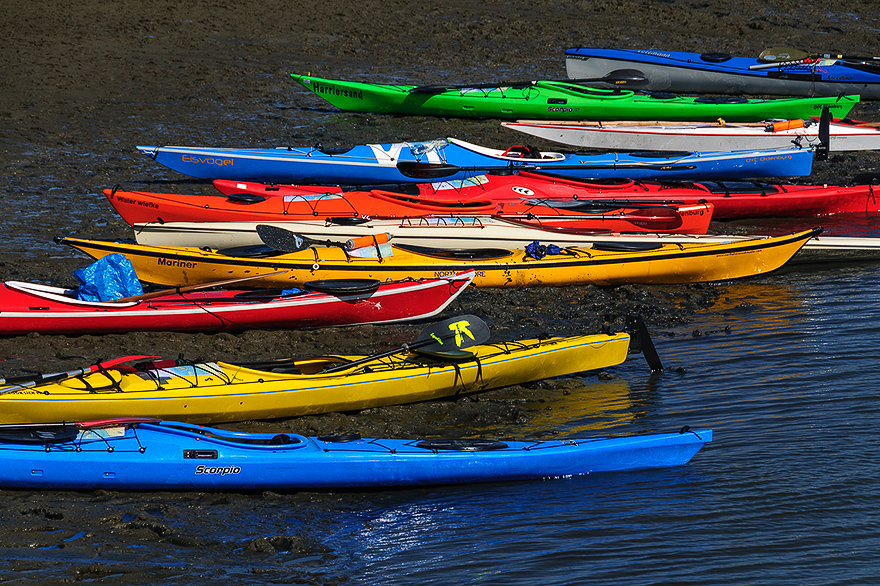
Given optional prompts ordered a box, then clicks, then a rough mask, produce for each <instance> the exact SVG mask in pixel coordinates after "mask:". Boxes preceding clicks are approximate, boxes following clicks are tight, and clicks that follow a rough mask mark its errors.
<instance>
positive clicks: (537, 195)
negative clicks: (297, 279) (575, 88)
mask: <svg viewBox="0 0 880 586" xmlns="http://www.w3.org/2000/svg"><path fill="white" fill-rule="evenodd" d="M214 186H215V187H216V188H217V189H218V190H219V191H220V192H221V193H224V194H227V195H229V196H230V197H239V198H245V197H248V196H250V197H272V196H282V197H303V196H304V197H309V196H308V195H305V194H306V190H308V189H310V188H308V187H305V186H301V185H266V184H262V183H253V182H247V181H220V180H218V181H215V182H214ZM405 188H408V189H417V190H418V191H417V192H415V193H410V194H408V195H409V196H410V197H412V198H413V199H416V198H418V199H419V200H422V199H424V200H430V201H446V202H449V203H467V202H470V203H472V204H477V203H478V202H483V203H485V202H488V201H494V202H496V203H498V202H501V203H502V204H504V203H505V202H511V201H517V200H521V201H525V202H543V203H545V204H546V203H550V202H553V201H558V200H570V199H578V200H581V201H583V200H588V201H592V202H606V203H609V204H610V205H626V203H630V204H636V203H642V204H644V203H646V202H653V203H662V202H666V203H668V204H673V205H681V204H683V203H693V202H697V201H704V202H708V203H711V204H713V205H714V206H715V208H714V211H713V214H712V219H713V220H736V219H741V218H776V217H779V218H785V217H809V216H824V215H831V214H841V213H861V214H865V213H877V212H880V201H878V200H877V198H876V197H875V186H874V185H871V184H863V185H853V186H845V187H844V186H836V185H791V184H789V185H777V184H772V183H766V182H763V181H703V182H699V183H696V182H687V181H632V180H624V179H621V180H613V179H599V180H577V179H570V178H564V177H556V176H553V175H550V174H547V173H529V172H524V171H520V172H517V173H516V174H508V175H488V176H480V177H475V178H473V179H469V180H464V181H447V182H440V183H426V184H419V185H418V186H416V187H415V188H414V187H411V186H408V187H405ZM311 189H314V188H311ZM327 191H331V192H332V193H335V194H337V197H341V196H342V194H343V192H342V190H340V189H339V188H336V187H330V188H325V193H326V192H327ZM347 196H348V194H346V197H347ZM501 210H502V211H503V210H504V206H503V205H502V207H501ZM694 233H696V232H694Z"/></svg>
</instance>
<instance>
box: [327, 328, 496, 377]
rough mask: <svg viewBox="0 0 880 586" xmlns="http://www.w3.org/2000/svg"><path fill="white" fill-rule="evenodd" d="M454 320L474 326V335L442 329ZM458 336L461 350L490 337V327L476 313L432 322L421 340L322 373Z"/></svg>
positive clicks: (457, 346) (348, 367)
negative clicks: (469, 335) (435, 322)
mask: <svg viewBox="0 0 880 586" xmlns="http://www.w3.org/2000/svg"><path fill="white" fill-rule="evenodd" d="M454 322H455V323H466V324H468V325H470V326H471V327H472V329H471V333H472V334H473V337H472V338H471V337H468V336H464V335H461V333H459V332H460V330H459V331H456V330H454V329H453V328H452V327H449V328H448V329H446V330H443V329H442V327H443V326H448V325H449V324H451V323H454ZM456 337H460V340H461V344H456V350H461V349H462V348H467V347H469V346H473V345H475V344H482V343H483V342H485V341H486V340H488V339H489V327H488V326H487V325H486V324H485V322H483V320H481V319H480V318H478V317H477V316H474V315H465V316H458V317H453V318H450V319H447V320H445V321H442V322H440V323H437V324H431V325H430V326H428V327H427V328H425V329H424V330H422V331H421V332H420V333H419V338H423V339H421V340H419V339H417V340H416V341H415V342H413V343H411V344H404V345H403V346H401V347H400V348H395V349H393V350H388V351H387V352H382V353H381V354H374V355H372V356H366V357H364V358H360V359H358V360H354V361H352V362H346V363H345V364H339V365H337V366H331V367H330V368H327V369H325V370H323V371H321V373H322V374H324V373H329V372H338V371H340V370H348V369H350V368H352V367H354V366H359V365H361V364H366V363H367V362H372V361H374V360H378V359H380V358H385V357H388V356H393V355H394V354H399V353H401V352H408V351H409V350H415V349H418V348H424V347H426V346H431V345H436V344H437V343H438V342H439V343H441V344H443V343H445V342H446V341H448V340H452V339H455V338H456Z"/></svg>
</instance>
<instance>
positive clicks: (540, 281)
mask: <svg viewBox="0 0 880 586" xmlns="http://www.w3.org/2000/svg"><path fill="white" fill-rule="evenodd" d="M821 231H822V229H821V228H814V229H812V230H807V231H804V232H799V233H797V234H791V235H787V236H779V237H772V238H771V237H765V238H755V239H750V240H737V241H734V242H722V243H718V242H714V243H713V242H697V243H688V244H652V245H650V246H647V247H644V249H639V247H628V246H626V245H622V244H613V243H612V244H601V243H596V244H593V246H592V247H570V248H565V249H562V253H561V254H547V255H546V256H543V258H540V259H537V258H534V257H533V256H532V255H530V254H529V253H528V252H527V251H526V250H525V249H512V250H503V249H475V250H469V249H468V250H446V249H420V248H416V247H410V246H406V247H405V246H387V245H386V246H387V250H388V252H386V253H382V251H381V250H377V251H376V253H377V254H380V255H379V256H373V257H362V256H355V255H353V254H351V253H350V252H349V251H347V250H345V249H344V248H343V247H336V246H333V247H311V248H307V249H305V250H301V251H298V252H292V253H279V252H278V251H273V250H271V249H269V250H268V252H266V247H250V248H249V249H247V250H241V249H235V250H229V251H218V250H215V249H208V250H205V249H200V248H188V247H173V246H145V245H139V244H126V243H118V242H107V241H95V240H82V239H79V238H57V239H56V241H57V242H59V243H63V244H67V245H70V246H72V247H74V248H76V249H78V250H80V251H82V252H84V253H86V254H88V255H89V256H91V257H93V258H96V259H97V258H101V257H103V256H106V255H108V254H113V253H120V254H123V255H125V256H126V257H128V259H129V260H130V261H131V263H132V265H133V266H134V269H135V271H136V272H137V274H138V277H139V278H140V279H142V280H144V281H148V282H151V283H156V284H159V285H169V286H182V285H193V284H200V283H208V282H213V281H219V280H223V279H231V278H237V277H253V276H256V275H260V274H267V275H268V274H269V273H275V272H277V271H282V270H283V271H286V272H285V273H283V274H277V275H274V276H267V277H266V278H265V279H255V280H253V281H251V282H250V283H251V284H252V285H253V286H256V287H278V286H288V285H296V284H302V283H304V282H306V281H312V280H315V279H353V278H369V279H378V280H381V281H386V280H395V281H397V280H402V279H407V278H415V279H418V278H438V277H445V276H448V275H452V274H455V273H460V272H462V271H469V270H475V271H476V277H475V278H474V281H473V286H476V287H532V286H564V285H585V284H594V285H620V284H626V283H645V284H673V283H698V282H705V281H720V280H726V279H736V278H741V277H748V276H752V275H758V274H763V273H767V272H770V271H773V270H775V269H778V268H779V267H781V266H782V265H784V264H785V263H786V262H788V260H789V259H790V258H791V257H792V256H794V254H795V253H797V252H798V250H800V249H801V247H802V246H803V245H804V244H805V243H806V242H807V240H809V239H810V238H812V237H813V236H816V235H818V234H819V233H820V232H821ZM260 248H262V249H263V251H262V252H260ZM389 253H390V255H389Z"/></svg>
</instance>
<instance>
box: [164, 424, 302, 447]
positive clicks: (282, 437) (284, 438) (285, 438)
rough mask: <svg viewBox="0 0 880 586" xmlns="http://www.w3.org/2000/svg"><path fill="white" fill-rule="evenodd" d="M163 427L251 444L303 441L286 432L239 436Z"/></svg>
mask: <svg viewBox="0 0 880 586" xmlns="http://www.w3.org/2000/svg"><path fill="white" fill-rule="evenodd" d="M165 427H168V428H170V429H180V430H183V431H188V432H190V433H194V434H198V435H202V436H205V437H209V438H211V439H217V440H222V441H225V442H232V443H236V444H246V445H252V446H287V445H291V444H301V443H303V442H302V440H301V439H299V438H296V437H291V436H289V435H287V434H286V433H279V434H275V435H273V436H272V437H241V436H236V435H224V434H222V433H216V431H214V430H211V429H208V428H192V427H183V426H177V425H167V424H166V425H165Z"/></svg>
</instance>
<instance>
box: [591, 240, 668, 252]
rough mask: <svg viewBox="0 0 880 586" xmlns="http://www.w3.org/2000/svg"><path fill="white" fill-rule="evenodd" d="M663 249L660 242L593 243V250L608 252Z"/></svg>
mask: <svg viewBox="0 0 880 586" xmlns="http://www.w3.org/2000/svg"><path fill="white" fill-rule="evenodd" d="M660 248H663V244H662V243H660V242H594V243H593V246H592V249H593V250H605V251H608V252H643V251H646V250H657V249H660Z"/></svg>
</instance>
